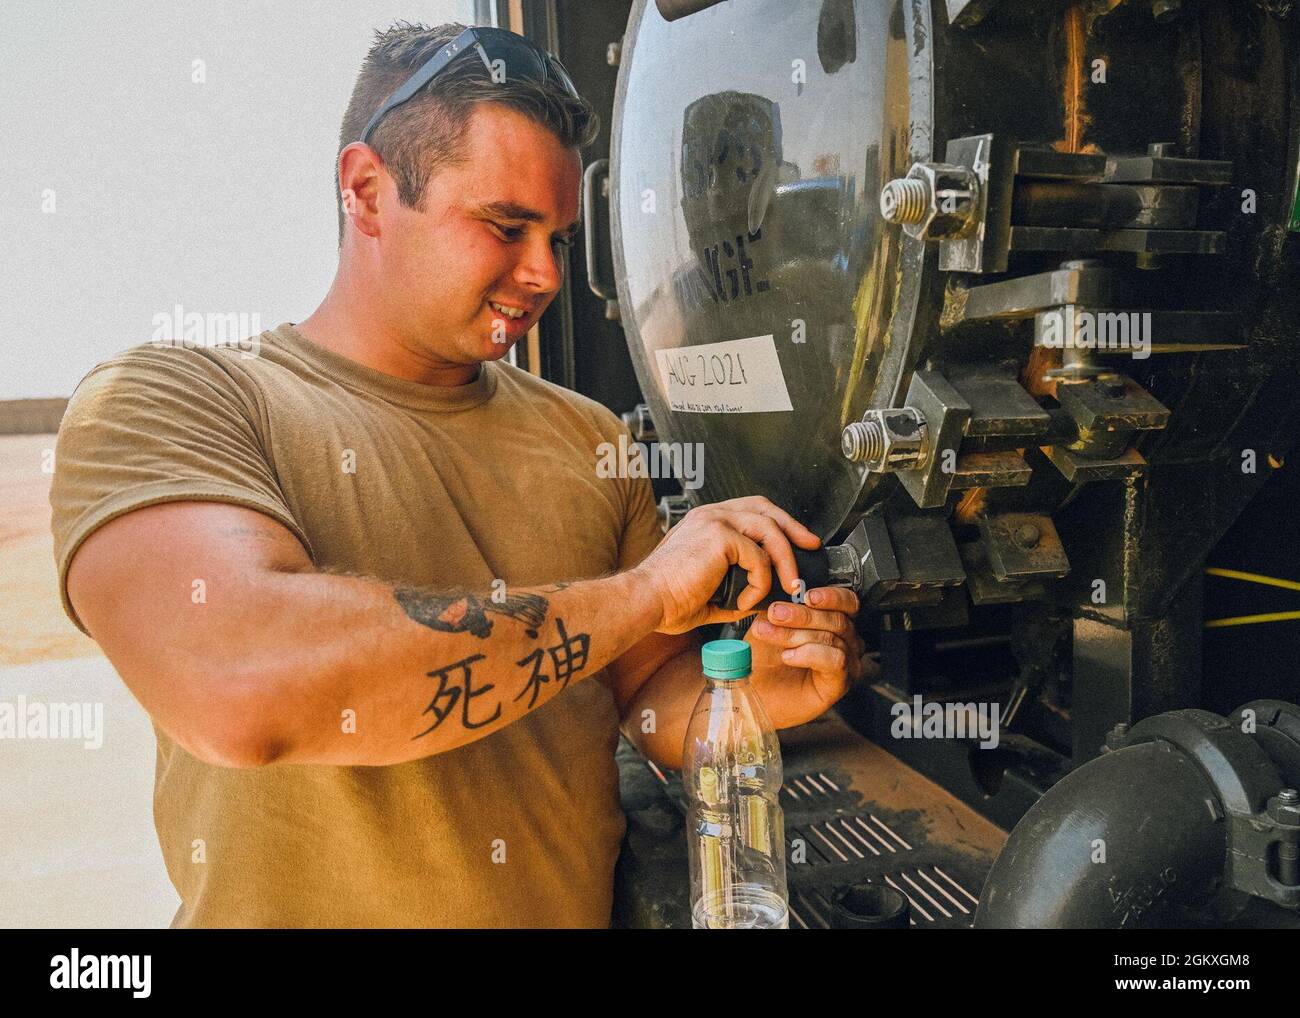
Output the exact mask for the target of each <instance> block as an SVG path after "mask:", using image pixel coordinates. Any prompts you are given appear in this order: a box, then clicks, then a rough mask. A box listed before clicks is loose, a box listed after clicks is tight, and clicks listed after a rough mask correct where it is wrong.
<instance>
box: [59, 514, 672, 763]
mask: <svg viewBox="0 0 1300 1018" xmlns="http://www.w3.org/2000/svg"><path fill="white" fill-rule="evenodd" d="M431 553H436V550H432V551H431ZM68 594H69V597H70V599H71V600H72V603H73V605H74V607H75V608H76V610H77V613H78V615H79V616H80V617H81V619H82V621H83V623H84V624H85V626H86V628H87V629H88V630H89V631H90V633H91V635H92V636H93V637H94V638H95V640H96V641H97V642H98V643H99V644H100V646H101V647H102V648H103V650H104V652H105V654H106V655H107V656H108V658H109V660H110V661H111V662H112V663H113V665H114V666H115V667H116V669H117V670H118V672H119V674H120V675H121V676H122V678H123V680H124V681H125V682H126V684H127V686H128V687H129V688H130V689H131V691H132V693H133V694H134V695H135V696H136V698H137V699H138V700H139V701H140V702H141V703H142V704H143V705H144V707H145V709H146V710H148V711H149V713H150V714H151V715H152V716H153V718H154V720H155V721H156V722H157V723H158V724H159V726H160V727H161V728H162V729H163V730H164V731H166V732H168V733H169V734H170V735H171V736H172V737H173V738H175V739H176V740H177V742H179V743H180V744H181V745H182V746H184V747H185V748H186V749H187V750H189V751H190V752H191V753H193V754H194V755H196V756H198V757H199V758H200V759H203V760H206V761H208V762H211V763H218V764H222V765H226V766H258V765H261V764H266V763H272V762H280V763H311V764H352V765H356V764H368V765H385V764H398V763H405V762H407V761H410V760H414V759H418V758H420V757H424V756H430V755H433V754H435V753H444V752H447V751H448V750H451V749H455V748H457V747H459V746H463V745H465V744H466V743H469V742H472V741H474V740H476V739H481V738H483V737H484V736H486V735H490V734H492V733H493V732H495V731H497V730H499V729H501V728H503V727H505V726H506V725H508V724H511V723H512V722H514V721H517V720H518V719H519V718H521V717H523V716H524V715H525V714H527V713H528V712H529V711H530V710H534V709H536V708H537V707H540V706H541V705H542V704H544V703H545V702H547V701H548V700H549V699H550V698H551V697H553V696H555V695H556V694H558V693H559V692H561V690H562V689H564V688H566V687H567V686H568V685H571V684H574V683H577V682H580V681H582V680H583V679H585V678H586V677H588V676H590V675H592V674H594V673H595V672H596V671H597V670H598V669H600V668H601V667H602V666H604V665H605V664H607V663H608V662H610V661H612V660H614V659H616V658H618V657H619V656H620V655H622V654H623V653H624V652H625V651H628V650H629V649H630V648H632V647H633V646H635V645H636V644H637V643H638V642H639V641H641V640H642V638H644V637H645V636H647V634H649V633H651V632H652V631H653V630H654V629H655V627H656V626H657V625H658V624H659V623H660V620H661V617H662V606H661V604H660V603H659V602H658V600H657V598H656V597H655V596H654V594H653V593H651V592H650V591H649V590H648V589H647V588H646V586H645V584H643V583H641V582H640V580H639V577H638V576H637V574H636V573H635V572H634V571H633V572H627V573H621V574H618V575H616V576H611V577H606V578H603V579H597V580H586V581H581V582H577V583H573V584H571V585H563V584H556V585H552V586H547V587H535V588H527V589H511V590H508V591H506V595H507V597H506V599H505V602H504V603H500V604H498V603H494V602H493V601H492V599H491V597H490V596H489V592H488V591H482V592H445V591H434V590H427V589H419V588H402V587H395V586H394V585H392V584H388V583H384V582H381V581H378V580H373V579H367V578H363V577H356V576H338V575H331V574H328V573H321V572H318V571H316V570H315V568H314V567H313V565H312V563H311V561H310V560H309V559H308V557H307V554H306V552H305V551H304V550H303V548H302V546H301V545H300V544H299V543H298V541H297V539H296V538H294V537H293V535H292V534H291V533H290V532H289V531H288V530H286V529H285V528H284V527H282V526H281V525H280V524H278V523H277V522H275V521H274V520H272V519H271V518H270V517H268V516H265V515H263V514H261V513H258V512H255V511H253V510H249V509H244V508H241V507H237V506H231V505H223V504H218V503H210V502H172V503H165V504H162V505H156V506H149V507H147V508H144V509H138V510H135V511H134V512H131V513H128V514H126V515H124V516H121V517H119V518H118V519H116V520H113V521H111V522H109V523H107V524H105V525H104V526H103V527H101V528H100V529H99V530H97V531H96V532H95V533H94V534H92V535H91V536H90V537H89V538H88V539H87V540H86V541H85V543H84V544H83V545H82V546H81V548H80V549H79V550H78V551H77V553H76V556H75V558H74V560H73V562H72V565H71V567H70V569H69V573H68ZM348 711H351V712H353V714H352V715H351V717H352V718H354V719H355V723H354V725H352V726H351V727H353V728H354V729H355V730H354V731H348V730H347V729H348V728H349V724H348V723H347V722H348V718H349V715H348V714H347V713H345V712H348Z"/></svg>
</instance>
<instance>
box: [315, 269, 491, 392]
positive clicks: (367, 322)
mask: <svg viewBox="0 0 1300 1018" xmlns="http://www.w3.org/2000/svg"><path fill="white" fill-rule="evenodd" d="M294 327H295V328H296V329H297V330H298V331H299V332H300V333H302V335H304V336H305V337H306V338H307V339H309V340H311V342H313V343H315V344H316V345H317V346H322V347H324V348H325V349H327V350H332V351H333V352H334V353H337V354H340V355H341V356H343V357H346V358H348V360H351V361H356V362H357V363H358V364H362V365H364V366H365V367H368V368H372V369H374V370H375V371H379V372H382V373H383V374H385V375H392V376H393V377H395V378H403V379H406V380H407V381H410V382H419V383H421V384H423V385H447V386H451V385H468V384H469V383H470V382H473V381H474V380H475V379H477V378H478V376H479V372H480V371H481V370H482V366H481V365H479V364H453V363H451V362H448V361H441V360H431V359H430V358H429V355H428V354H427V353H423V352H421V351H418V350H415V349H412V344H410V343H409V341H407V340H406V339H405V338H404V337H403V336H402V335H401V334H400V332H398V331H397V330H396V329H394V328H393V327H392V326H391V325H389V324H388V323H386V322H384V321H383V320H382V319H381V318H380V317H379V316H376V315H374V314H373V313H369V312H367V313H366V314H360V313H358V310H357V309H355V308H352V307H351V306H350V305H349V303H348V302H347V301H346V300H345V299H342V298H341V297H340V296H339V294H338V292H337V289H336V288H335V287H331V289H330V292H329V293H328V294H327V295H326V297H325V299H324V300H323V301H322V302H321V305H320V307H318V308H317V309H316V310H315V311H313V312H312V313H311V315H309V316H308V317H307V318H305V319H304V320H303V321H301V322H299V323H298V324H297V325H295V326H294Z"/></svg>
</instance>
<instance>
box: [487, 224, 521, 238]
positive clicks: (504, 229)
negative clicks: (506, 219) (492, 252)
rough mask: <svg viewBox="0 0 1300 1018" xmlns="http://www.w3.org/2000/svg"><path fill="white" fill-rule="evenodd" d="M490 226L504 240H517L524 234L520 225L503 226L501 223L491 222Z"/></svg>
mask: <svg viewBox="0 0 1300 1018" xmlns="http://www.w3.org/2000/svg"><path fill="white" fill-rule="evenodd" d="M492 227H493V229H495V230H496V231H497V233H499V234H501V236H502V237H504V238H505V239H506V240H518V239H519V238H520V237H522V236H523V235H524V229H523V227H522V226H505V225H504V224H502V223H493V224H492Z"/></svg>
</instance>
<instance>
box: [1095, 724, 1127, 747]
mask: <svg viewBox="0 0 1300 1018" xmlns="http://www.w3.org/2000/svg"><path fill="white" fill-rule="evenodd" d="M1127 737H1128V722H1127V721H1118V722H1116V723H1115V727H1114V728H1112V729H1111V730H1110V731H1109V732H1107V733H1106V740H1105V742H1104V743H1103V744H1102V747H1101V751H1102V752H1103V753H1111V752H1114V751H1115V750H1117V749H1122V748H1123V746H1124V741H1125V739H1126V738H1127Z"/></svg>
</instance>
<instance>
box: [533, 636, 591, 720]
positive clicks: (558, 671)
mask: <svg viewBox="0 0 1300 1018" xmlns="http://www.w3.org/2000/svg"><path fill="white" fill-rule="evenodd" d="M555 627H556V629H558V630H559V632H560V642H559V643H557V644H556V645H555V646H554V647H547V648H546V653H547V654H549V655H550V656H551V670H552V673H553V674H551V675H547V674H546V673H545V672H544V671H543V670H542V662H543V660H544V657H543V655H542V648H541V647H538V648H537V649H536V650H534V651H533V652H532V653H531V654H529V655H528V656H526V657H525V658H523V659H522V660H520V661H516V662H515V664H520V665H526V664H531V665H532V669H533V673H532V675H530V676H529V677H528V683H527V684H526V685H525V686H524V688H523V689H521V690H520V691H519V695H518V696H516V697H515V700H516V701H519V700H522V699H523V698H524V695H525V694H526V693H527V692H528V691H529V690H532V696H531V697H530V698H529V700H528V707H529V709H530V710H531V709H532V706H533V704H535V703H536V702H537V696H538V694H539V693H541V691H542V683H544V682H551V681H555V682H557V683H558V684H559V686H560V688H561V689H564V688H565V687H567V686H568V684H569V679H571V678H572V677H573V676H574V675H576V674H577V673H578V672H580V671H582V669H583V668H585V667H587V652H588V650H589V649H590V647H591V636H590V635H589V634H587V633H579V634H578V635H576V636H573V637H570V636H569V634H568V633H567V632H565V629H564V620H563V619H561V618H559V617H557V618H556V619H555Z"/></svg>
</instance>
